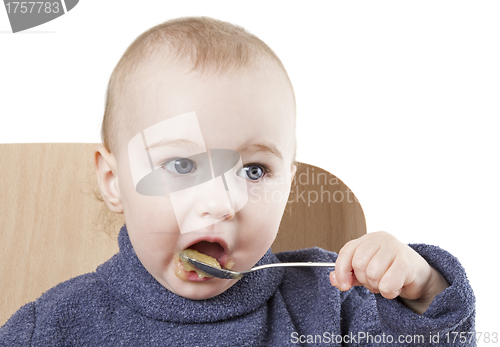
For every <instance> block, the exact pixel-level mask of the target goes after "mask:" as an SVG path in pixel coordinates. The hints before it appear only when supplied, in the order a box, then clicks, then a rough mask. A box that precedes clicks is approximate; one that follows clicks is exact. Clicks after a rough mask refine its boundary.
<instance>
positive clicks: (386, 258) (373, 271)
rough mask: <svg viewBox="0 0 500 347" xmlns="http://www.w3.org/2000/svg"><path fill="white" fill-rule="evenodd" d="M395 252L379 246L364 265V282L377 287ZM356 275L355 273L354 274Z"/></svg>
mask: <svg viewBox="0 0 500 347" xmlns="http://www.w3.org/2000/svg"><path fill="white" fill-rule="evenodd" d="M394 258H395V254H394V253H393V252H391V250H390V249H385V248H384V247H381V248H380V249H379V250H378V251H377V253H376V254H375V255H374V256H373V257H372V258H371V259H370V263H369V264H368V265H367V266H366V270H365V276H366V282H365V283H367V284H369V285H370V286H371V287H372V288H378V287H379V284H380V280H381V279H382V277H383V276H384V275H385V273H386V272H387V270H388V269H389V268H390V267H391V265H392V263H393V262H394ZM356 276H357V274H356Z"/></svg>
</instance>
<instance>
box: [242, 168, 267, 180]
mask: <svg viewBox="0 0 500 347" xmlns="http://www.w3.org/2000/svg"><path fill="white" fill-rule="evenodd" d="M268 172H269V170H268V168H267V166H265V165H262V164H248V165H246V166H244V167H243V168H241V170H239V171H238V173H237V174H238V176H240V177H243V178H250V180H252V181H257V180H258V179H260V178H262V177H264V175H265V174H266V173H268Z"/></svg>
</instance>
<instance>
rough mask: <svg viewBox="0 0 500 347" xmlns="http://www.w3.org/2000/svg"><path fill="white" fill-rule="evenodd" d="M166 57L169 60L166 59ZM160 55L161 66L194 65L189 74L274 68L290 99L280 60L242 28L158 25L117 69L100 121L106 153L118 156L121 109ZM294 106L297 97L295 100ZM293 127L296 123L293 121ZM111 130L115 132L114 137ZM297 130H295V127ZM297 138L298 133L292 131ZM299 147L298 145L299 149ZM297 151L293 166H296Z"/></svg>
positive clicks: (210, 23)
mask: <svg viewBox="0 0 500 347" xmlns="http://www.w3.org/2000/svg"><path fill="white" fill-rule="evenodd" d="M164 52H167V53H168V54H167V56H166V57H165V55H163V53H164ZM157 53H160V54H161V58H162V60H163V59H165V58H166V59H165V60H166V61H167V62H174V63H179V62H183V63H188V64H191V70H196V71H201V72H202V73H213V74H225V73H231V72H234V71H236V70H239V69H244V68H248V67H253V66H259V65H264V64H269V63H271V64H273V63H274V65H276V66H277V67H278V68H279V69H281V71H282V72H283V73H284V76H285V79H286V81H287V82H288V84H289V86H290V88H291V91H292V95H293V94H294V92H293V87H292V84H291V82H290V78H289V77H288V74H287V72H286V70H285V67H284V66H283V63H282V62H281V60H280V59H279V58H278V56H277V55H276V54H275V53H274V52H273V50H272V49H271V48H269V46H268V45H266V44H265V43H264V42H263V41H262V40H260V39H259V38H258V37H256V36H255V35H253V34H251V33H249V32H248V31H246V30H245V29H244V28H242V27H240V26H237V25H234V24H231V23H228V22H223V21H220V20H216V19H213V18H208V17H184V18H178V19H173V20H169V21H167V22H164V23H162V24H159V25H157V26H155V27H152V28H151V29H149V30H147V31H146V32H144V33H142V34H141V35H140V36H139V37H137V38H136V39H135V40H134V42H132V44H131V45H130V46H129V47H128V48H127V50H126V51H125V53H124V54H123V56H122V57H121V59H120V61H119V62H118V64H117V65H116V67H115V69H114V70H113V73H112V74H111V77H110V79H109V83H108V89H107V92H106V104H105V110H104V117H103V121H102V131H101V140H102V143H103V145H104V146H105V147H106V149H107V150H108V151H110V152H111V153H114V154H115V156H116V155H117V154H118V153H117V141H118V140H117V136H116V134H119V133H121V132H120V131H119V130H122V129H124V128H125V129H126V127H127V126H128V123H129V122H128V119H127V118H126V117H125V119H123V118H121V119H118V115H120V114H121V115H124V114H125V111H126V110H125V109H123V108H121V100H122V99H123V97H124V95H126V94H127V93H130V92H131V91H130V90H127V89H130V88H131V84H132V83H130V82H131V80H132V79H133V78H134V76H135V73H136V72H137V71H138V70H139V69H140V68H141V67H142V65H143V63H145V62H147V61H150V60H151V59H153V57H155V56H157ZM293 99H294V100H295V95H293ZM294 123H295V119H294ZM111 129H113V131H111ZM294 129H295V126H294ZM294 132H295V130H294ZM295 147H296V145H295ZM295 151H296V148H294V152H293V153H294V156H293V161H292V162H293V163H295Z"/></svg>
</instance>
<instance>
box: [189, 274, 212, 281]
mask: <svg viewBox="0 0 500 347" xmlns="http://www.w3.org/2000/svg"><path fill="white" fill-rule="evenodd" d="M211 279H213V277H200V276H199V275H198V274H197V273H196V272H195V271H189V272H187V273H186V280H188V281H192V282H205V281H210V280H211Z"/></svg>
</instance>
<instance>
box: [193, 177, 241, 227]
mask: <svg viewBox="0 0 500 347" xmlns="http://www.w3.org/2000/svg"><path fill="white" fill-rule="evenodd" d="M214 181H216V180H214ZM212 183H213V187H212V189H209V190H205V191H204V194H203V196H202V197H201V199H200V200H199V202H198V206H197V212H198V215H199V216H201V217H203V218H209V217H211V218H213V219H215V220H217V221H219V220H226V219H227V220H231V219H232V218H233V217H234V206H233V202H232V200H231V196H230V195H229V192H228V191H227V190H225V189H224V187H223V186H221V185H220V184H217V182H212ZM219 183H220V182H219Z"/></svg>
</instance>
